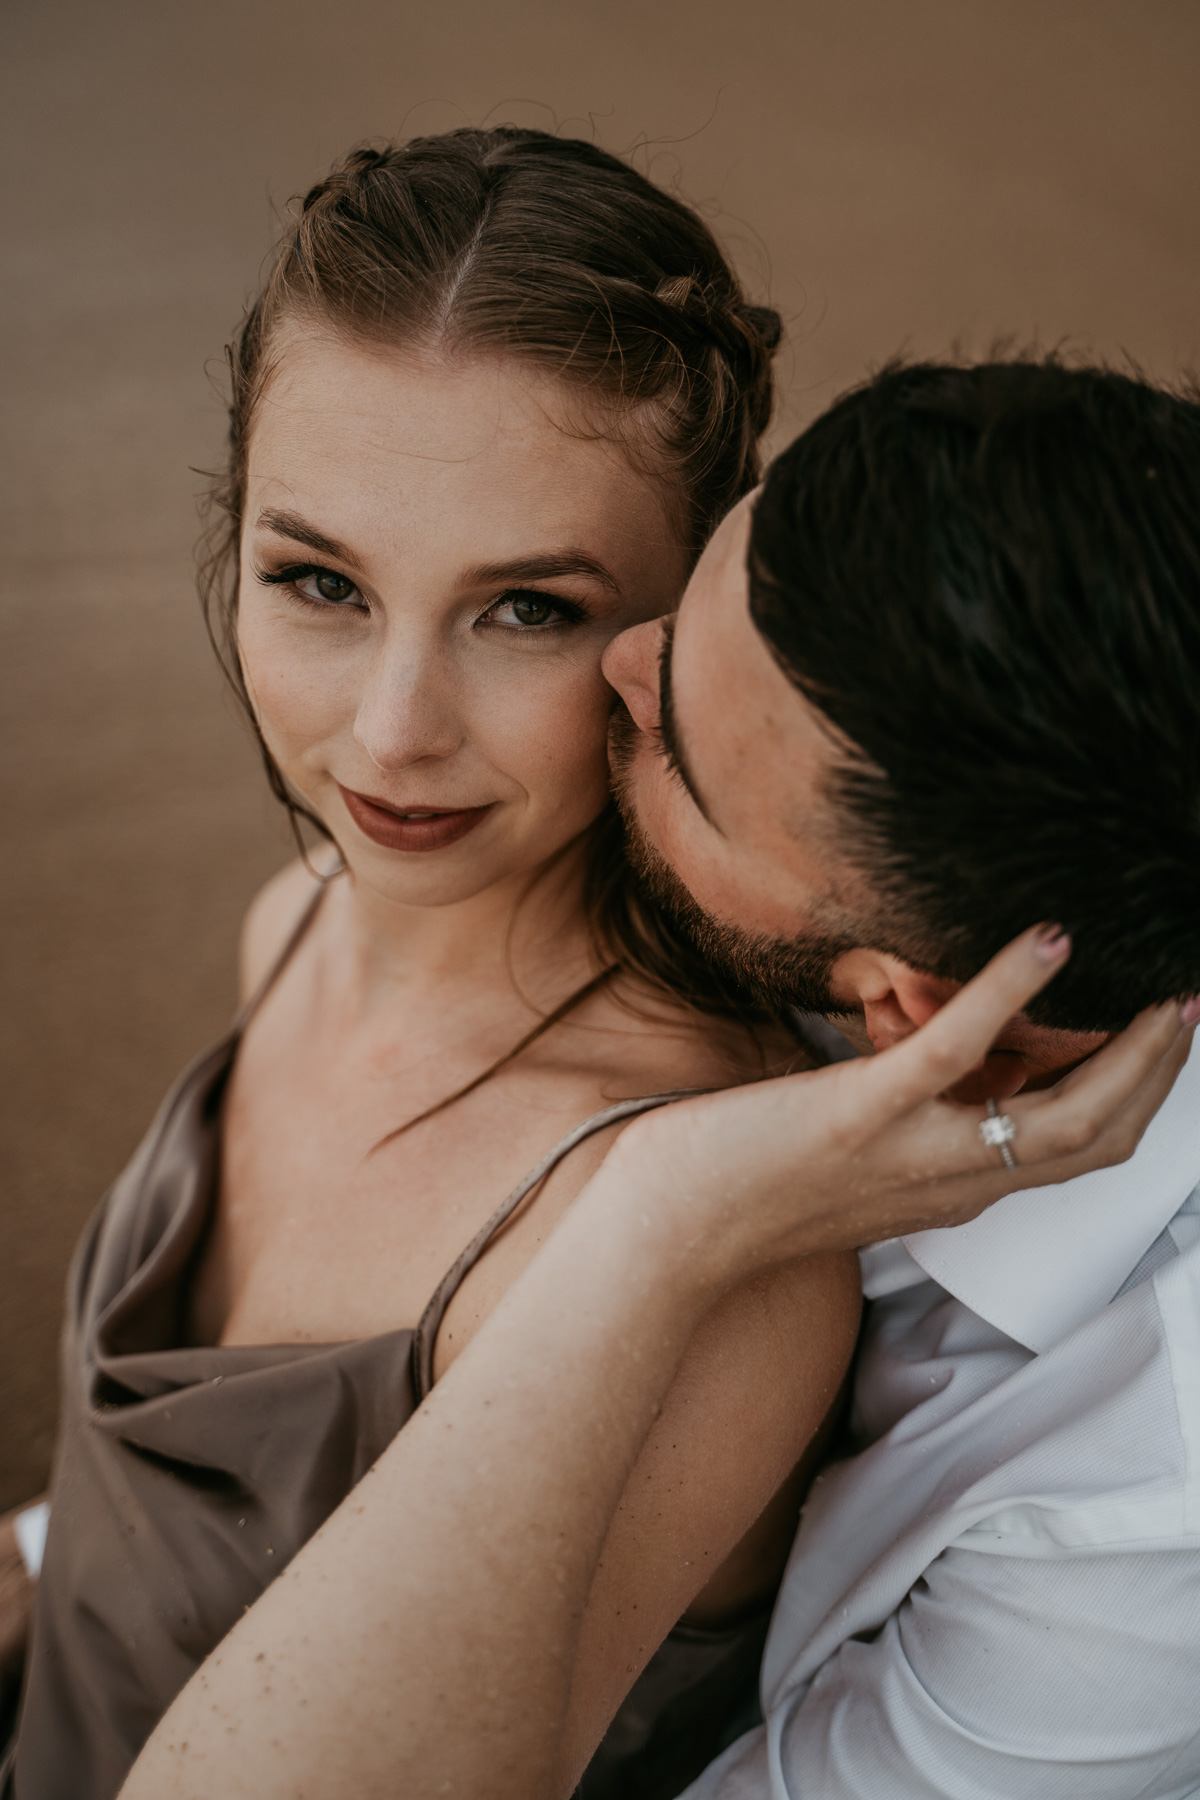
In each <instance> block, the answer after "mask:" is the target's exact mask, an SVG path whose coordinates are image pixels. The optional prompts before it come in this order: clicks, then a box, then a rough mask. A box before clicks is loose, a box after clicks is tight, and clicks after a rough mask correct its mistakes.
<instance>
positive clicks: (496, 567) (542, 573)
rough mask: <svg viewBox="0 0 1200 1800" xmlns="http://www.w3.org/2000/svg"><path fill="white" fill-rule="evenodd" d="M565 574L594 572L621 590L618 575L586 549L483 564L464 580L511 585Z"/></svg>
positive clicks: (482, 584)
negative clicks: (590, 554)
mask: <svg viewBox="0 0 1200 1800" xmlns="http://www.w3.org/2000/svg"><path fill="white" fill-rule="evenodd" d="M562 575H590V576H591V577H592V579H593V580H594V581H598V582H600V584H601V586H603V587H606V588H607V589H608V590H609V592H610V593H613V594H619V593H620V591H621V588H620V584H619V582H618V581H617V578H616V576H615V575H613V574H612V573H611V571H610V570H608V569H606V568H605V566H604V564H603V563H602V562H598V561H597V560H596V558H595V557H594V556H589V555H588V553H587V551H586V550H553V551H546V552H545V554H544V555H540V556H515V557H512V558H510V560H509V561H507V562H494V563H479V564H477V565H476V567H475V568H473V569H468V570H466V572H465V574H464V581H465V583H466V585H467V586H469V587H494V586H497V585H499V584H501V583H504V584H507V585H508V586H510V587H511V586H514V585H515V584H516V583H517V582H521V581H554V580H555V579H556V578H558V577H559V576H562Z"/></svg>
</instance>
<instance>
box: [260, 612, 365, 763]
mask: <svg viewBox="0 0 1200 1800" xmlns="http://www.w3.org/2000/svg"><path fill="white" fill-rule="evenodd" d="M238 647H239V650H240V652H241V657H242V667H243V669H244V670H245V674H246V684H247V686H248V688H249V690H250V695H251V698H252V700H253V702H254V709H255V712H256V713H257V715H258V722H259V726H260V729H261V730H262V733H263V736H264V737H265V739H266V741H267V745H268V748H269V749H270V751H271V753H272V755H273V756H274V757H275V759H276V761H277V762H278V763H279V764H280V766H281V768H282V769H283V770H284V773H285V774H289V775H294V776H296V777H299V776H300V774H301V770H302V769H303V768H304V766H305V763H306V759H311V758H312V757H313V756H314V754H315V753H316V752H317V751H318V750H319V748H320V747H321V746H323V745H325V744H326V743H328V742H329V740H330V739H331V738H333V737H336V736H337V734H338V731H339V728H340V726H341V724H342V723H343V722H344V720H345V718H346V716H347V709H348V708H349V717H350V720H351V723H352V722H353V683H352V680H350V679H348V671H346V670H345V669H342V668H341V667H340V666H339V662H338V659H336V658H334V657H330V656H329V655H328V654H327V646H325V645H321V644H319V643H313V644H305V643H297V642H296V641H295V638H294V637H293V635H292V634H291V633H289V632H287V631H273V630H271V629H270V628H269V626H268V627H266V628H264V626H263V625H262V624H261V623H260V622H258V621H255V620H253V619H251V620H247V621H246V623H245V624H244V625H243V626H242V627H241V628H240V629H239V633H238Z"/></svg>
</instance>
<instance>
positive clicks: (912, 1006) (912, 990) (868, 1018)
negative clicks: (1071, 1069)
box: [830, 950, 1103, 1106]
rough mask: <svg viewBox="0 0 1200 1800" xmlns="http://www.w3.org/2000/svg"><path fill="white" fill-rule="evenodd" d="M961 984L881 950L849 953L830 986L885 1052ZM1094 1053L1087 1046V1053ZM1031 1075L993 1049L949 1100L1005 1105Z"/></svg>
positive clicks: (1012, 1054) (1023, 1063)
mask: <svg viewBox="0 0 1200 1800" xmlns="http://www.w3.org/2000/svg"><path fill="white" fill-rule="evenodd" d="M960 985H961V984H960V983H959V982H957V981H946V980H944V979H943V978H942V977H941V976H939V975H925V974H923V973H922V972H921V970H920V969H913V968H910V967H909V965H908V964H907V963H905V962H901V961H900V959H899V957H897V956H887V955H885V954H884V953H883V952H882V951H880V950H848V951H847V952H846V954H845V955H844V956H840V957H839V958H838V960H837V962H836V963H835V964H834V966H833V974H832V979H831V982H830V986H831V988H832V991H833V993H834V995H835V997H836V998H837V999H838V1000H842V1001H844V1002H845V1003H846V1004H847V1005H850V1006H853V1007H854V1008H855V1010H858V1009H859V1008H860V1007H861V1009H862V1015H863V1023H864V1024H865V1026H866V1028H867V1036H868V1037H869V1038H870V1040H871V1042H872V1044H873V1045H874V1046H875V1048H876V1050H887V1049H888V1048H889V1047H890V1046H891V1045H892V1044H899V1043H900V1042H902V1040H903V1039H904V1038H906V1037H911V1036H912V1034H913V1032H914V1031H916V1030H918V1028H919V1027H920V1026H922V1025H924V1023H925V1021H926V1019H931V1018H932V1017H933V1015H934V1013H935V1012H937V1011H938V1009H939V1008H940V1007H943V1006H945V1004H946V1002H947V1000H949V999H950V998H951V996H952V995H954V994H956V993H957V992H958V990H959V986H960ZM1099 1041H1100V1042H1103V1039H1100V1040H1099ZM1093 1048H1095V1045H1094V1044H1092V1043H1090V1042H1089V1045H1088V1050H1085V1051H1084V1053H1083V1054H1085V1055H1086V1054H1088V1051H1090V1049H1093ZM1067 1066H1069V1064H1068V1065H1067ZM1029 1074H1030V1064H1029V1060H1028V1059H1027V1058H1026V1057H1025V1056H1023V1055H1022V1054H1020V1053H1019V1052H1018V1051H1014V1050H996V1049H992V1050H989V1051H988V1053H987V1055H986V1056H985V1057H984V1058H983V1059H982V1061H980V1062H979V1063H978V1064H977V1066H976V1067H975V1068H974V1069H972V1070H971V1072H970V1073H969V1074H968V1075H964V1076H963V1078H962V1080H961V1081H957V1082H955V1084H954V1086H953V1087H952V1088H950V1089H949V1091H948V1097H949V1098H950V1099H952V1100H959V1101H961V1102H962V1103H963V1104H964V1105H971V1106H973V1105H978V1104H980V1103H981V1102H982V1101H984V1100H987V1099H993V1100H1007V1099H1009V1098H1010V1097H1011V1096H1012V1095H1013V1094H1016V1093H1019V1092H1020V1090H1021V1088H1023V1087H1024V1085H1025V1083H1026V1081H1027V1080H1028V1079H1029Z"/></svg>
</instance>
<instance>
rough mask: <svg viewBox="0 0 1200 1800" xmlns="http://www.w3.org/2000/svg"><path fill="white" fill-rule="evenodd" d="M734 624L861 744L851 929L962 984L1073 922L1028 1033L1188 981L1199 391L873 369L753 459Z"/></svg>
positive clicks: (851, 781) (853, 775)
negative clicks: (1068, 947) (857, 900)
mask: <svg viewBox="0 0 1200 1800" xmlns="http://www.w3.org/2000/svg"><path fill="white" fill-rule="evenodd" d="M750 591H751V611H752V614H753V617H754V620H755V623H756V624H757V626H758V628H759V630H760V631H761V632H762V633H763V635H764V637H765V638H766V639H767V641H768V643H769V644H770V646H771V648H772V650H773V652H774V654H775V656H776V658H777V660H778V661H779V663H780V665H781V666H782V667H783V668H784V670H785V671H786V672H787V673H788V675H789V676H790V677H791V679H792V680H793V681H794V682H795V683H796V685H797V686H798V687H799V688H800V689H801V690H802V692H803V693H804V694H805V695H806V696H807V697H808V698H809V699H810V700H811V701H812V702H813V704H814V705H815V706H816V707H818V708H819V709H820V710H821V712H823V713H824V714H825V715H826V717H827V718H828V719H830V720H831V721H832V722H833V724H834V725H836V726H837V728H838V729H839V731H840V732H842V733H843V734H844V735H845V737H846V739H848V740H849V742H850V744H851V745H853V746H855V747H856V752H857V754H855V755H853V756H851V757H850V758H849V759H848V761H847V762H846V763H845V765H844V766H843V767H842V768H841V769H840V771H839V773H838V774H837V775H836V776H835V778H834V792H833V799H834V801H835V804H836V805H837V806H838V807H839V808H840V809H841V817H842V820H843V821H844V824H845V829H846V833H847V844H848V847H849V849H850V851H851V853H852V855H853V856H854V858H855V860H856V861H857V862H858V863H859V865H860V866H861V868H862V869H863V870H864V871H865V873H866V875H867V877H868V879H869V885H870V888H871V891H872V892H873V893H874V894H875V895H876V896H877V898H878V912H877V914H876V916H874V917H873V918H871V919H869V920H864V921H862V941H863V942H867V943H870V944H872V945H874V946H875V947H877V948H880V949H886V950H889V951H891V952H892V953H893V954H895V955H898V956H900V957H902V958H903V959H904V960H905V961H907V962H909V963H910V964H912V965H913V966H915V967H918V968H922V969H926V970H929V971H931V972H932V973H935V974H938V975H942V976H947V977H952V978H954V979H956V980H965V979H967V978H968V977H969V976H971V975H972V974H974V973H975V972H976V971H977V970H978V969H979V968H980V967H981V966H982V964H983V963H984V962H985V961H986V960H987V959H988V958H989V957H990V956H991V955H992V954H993V953H994V952H995V951H997V950H998V949H999V948H1000V947H1001V946H1002V945H1003V944H1004V943H1006V942H1007V941H1008V940H1009V939H1010V938H1012V937H1014V936H1015V935H1016V934H1017V933H1018V932H1019V931H1021V930H1023V929H1024V928H1025V927H1026V926H1029V925H1031V924H1034V923H1036V922H1038V921H1041V920H1044V921H1047V922H1056V923H1061V924H1062V925H1064V926H1065V927H1066V928H1067V929H1068V930H1069V931H1070V933H1071V935H1072V937H1073V939H1074V941H1075V946H1076V948H1075V953H1074V955H1073V956H1072V958H1071V960H1070V962H1069V964H1068V965H1067V967H1066V968H1065V970H1064V971H1063V973H1062V974H1061V975H1059V976H1058V977H1057V978H1056V979H1055V981H1054V982H1053V983H1052V984H1051V986H1050V987H1049V988H1048V989H1047V990H1046V992H1045V994H1044V995H1043V996H1041V997H1040V999H1039V1000H1038V1001H1037V1002H1035V1004H1034V1006H1033V1007H1031V1009H1030V1011H1031V1015H1032V1016H1033V1017H1034V1018H1036V1019H1038V1020H1039V1021H1040V1022H1042V1023H1044V1024H1049V1025H1055V1026H1058V1027H1061V1028H1065V1029H1074V1030H1111V1029H1115V1028H1117V1027H1120V1026H1122V1025H1124V1024H1125V1023H1127V1022H1128V1020H1129V1019H1130V1018H1132V1017H1133V1015H1134V1014H1135V1013H1136V1012H1138V1011H1139V1010H1140V1009H1141V1008H1142V1007H1144V1006H1147V1005H1150V1004H1153V1003H1159V1002H1163V1001H1165V1000H1167V999H1170V998H1172V997H1183V996H1184V995H1187V994H1191V993H1193V992H1195V991H1196V990H1197V989H1200V402H1198V397H1197V394H1196V393H1195V392H1194V391H1191V390H1189V391H1183V392H1179V393H1173V392H1167V391H1164V390H1163V389H1162V388H1160V387H1156V386H1153V385H1152V384H1150V383H1149V382H1147V381H1144V380H1140V379H1137V378H1135V377H1134V376H1131V375H1128V374H1123V373H1115V372H1113V371H1111V370H1108V369H1104V368H1088V367H1071V366H1065V365H1064V364H1063V363H1061V362H1059V361H1058V360H1056V359H1053V358H1050V359H1033V358H1030V359H1027V360H1011V361H1005V362H992V363H985V364H982V365H978V366H976V367H966V368H962V367H949V366H941V365H932V364H924V365H919V366H913V367H907V368H906V367H900V366H897V367H891V368H888V369H886V370H884V371H883V372H882V373H881V374H880V375H878V376H877V377H876V378H875V379H874V380H872V381H870V382H868V383H867V384H866V385H865V386H863V387H861V388H859V389H857V390H856V391H855V392H853V393H851V394H848V395H847V396H845V398H843V399H842V400H840V401H839V402H838V403H837V404H836V405H835V406H834V407H833V408H832V409H831V410H830V411H829V412H827V413H826V414H825V415H824V416H823V417H822V418H820V419H818V420H817V422H816V423H815V424H814V425H813V426H811V427H810V428H809V430H807V431H806V432H805V433H804V434H803V435H802V436H801V437H800V438H799V439H798V440H797V441H796V442H795V443H794V444H793V445H792V446H791V447H790V448H789V449H788V450H787V451H786V452H785V453H784V455H783V456H781V457H780V459H779V460H778V462H777V463H776V464H775V465H774V467H773V468H772V470H771V472H770V474H769V476H768V478H767V481H766V485H765V488H764V491H763V494H762V497H761V499H760V501H759V502H758V503H757V506H756V510H755V514H754V520H753V525H752V529H751V548H750Z"/></svg>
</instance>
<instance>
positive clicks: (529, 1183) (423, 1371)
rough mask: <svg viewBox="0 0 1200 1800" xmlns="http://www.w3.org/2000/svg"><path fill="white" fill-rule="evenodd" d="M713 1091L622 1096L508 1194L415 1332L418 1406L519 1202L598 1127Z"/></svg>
mask: <svg viewBox="0 0 1200 1800" xmlns="http://www.w3.org/2000/svg"><path fill="white" fill-rule="evenodd" d="M710 1091H711V1090H710V1089H708V1088H679V1089H677V1090H675V1091H674V1092H673V1093H669V1094H643V1095H642V1096H641V1097H640V1098H639V1099H636V1100H619V1101H618V1102H617V1104H616V1105H615V1106H609V1107H606V1108H605V1109H604V1111H603V1112H598V1113H593V1114H592V1116H591V1118H590V1119H585V1120H584V1121H583V1124H582V1125H576V1127H575V1129H574V1130H573V1131H569V1132H568V1133H567V1135H566V1137H565V1138H562V1139H560V1140H559V1142H558V1143H557V1144H555V1146H554V1148H553V1150H548V1151H547V1152H546V1154H545V1156H543V1158H542V1160H541V1162H539V1163H537V1164H536V1165H535V1167H534V1168H532V1169H531V1170H530V1171H529V1173H528V1175H526V1176H524V1177H523V1178H522V1179H521V1180H520V1181H519V1182H518V1183H517V1185H516V1187H515V1188H514V1189H513V1191H512V1193H511V1194H509V1196H508V1198H507V1199H506V1200H504V1201H503V1202H502V1203H501V1204H500V1205H499V1206H498V1207H497V1208H496V1210H495V1212H494V1213H493V1214H492V1216H491V1218H490V1219H489V1220H488V1221H487V1223H486V1225H484V1226H483V1227H482V1228H481V1229H480V1230H479V1231H478V1232H477V1233H476V1234H475V1236H474V1237H473V1238H472V1239H471V1242H470V1243H469V1244H468V1245H467V1247H466V1249H465V1250H464V1251H463V1253H462V1255H461V1256H460V1257H459V1258H458V1260H457V1261H456V1262H455V1263H454V1264H453V1265H452V1266H451V1267H450V1268H449V1269H448V1270H447V1271H446V1273H445V1275H443V1277H442V1279H441V1281H440V1282H439V1283H438V1285H437V1288H436V1289H435V1290H434V1294H433V1298H432V1299H431V1300H430V1302H429V1305H428V1306H427V1307H426V1308H425V1311H424V1312H423V1313H422V1314H421V1318H420V1321H419V1323H418V1325H417V1328H416V1330H415V1331H414V1332H413V1340H412V1379H413V1391H414V1393H415V1396H416V1402H417V1405H418V1406H419V1405H420V1404H421V1402H422V1400H424V1399H425V1397H426V1395H427V1394H428V1393H429V1391H430V1389H431V1388H432V1387H433V1350H434V1345H435V1344H436V1342H437V1334H438V1330H439V1327H440V1326H441V1323H442V1320H443V1318H444V1317H445V1313H446V1308H447V1307H448V1306H449V1304H450V1302H451V1300H453V1298H454V1296H455V1294H456V1293H457V1292H458V1289H459V1287H460V1286H461V1284H462V1281H463V1279H464V1277H465V1276H466V1275H467V1274H468V1273H469V1271H470V1270H471V1269H473V1268H474V1267H475V1264H476V1263H477V1262H478V1261H479V1259H480V1257H481V1256H482V1255H483V1253H484V1251H485V1250H486V1249H487V1247H488V1245H489V1244H490V1243H491V1241H492V1239H493V1238H494V1237H495V1236H496V1233H497V1232H498V1231H499V1230H500V1228H501V1226H503V1225H505V1224H507V1222H508V1220H509V1219H511V1218H512V1216H513V1214H514V1213H515V1212H516V1210H517V1208H518V1207H519V1206H520V1204H521V1202H522V1201H523V1200H524V1199H526V1198H527V1197H528V1195H530V1194H531V1193H532V1192H533V1190H534V1189H535V1188H536V1187H537V1186H538V1185H539V1183H540V1182H543V1181H544V1180H545V1179H546V1177H547V1175H549V1173H550V1171H551V1170H552V1169H553V1168H555V1167H556V1166H557V1165H558V1164H559V1163H560V1162H561V1161H562V1159H563V1157H564V1156H566V1155H567V1154H568V1153H569V1152H570V1151H572V1150H574V1148H575V1146H576V1145H577V1144H582V1143H583V1141H584V1139H585V1138H589V1137H592V1136H593V1135H594V1133H595V1132H597V1131H603V1130H604V1129H605V1127H606V1126H608V1125H615V1124H617V1123H618V1122H619V1121H620V1120H621V1119H632V1118H636V1116H637V1114H638V1113H644V1112H651V1111H652V1110H653V1109H654V1108H655V1107H657V1106H669V1105H670V1104H671V1102H672V1101H673V1100H691V1099H694V1098H695V1096H696V1095H697V1094H706V1093H709V1092H710Z"/></svg>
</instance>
